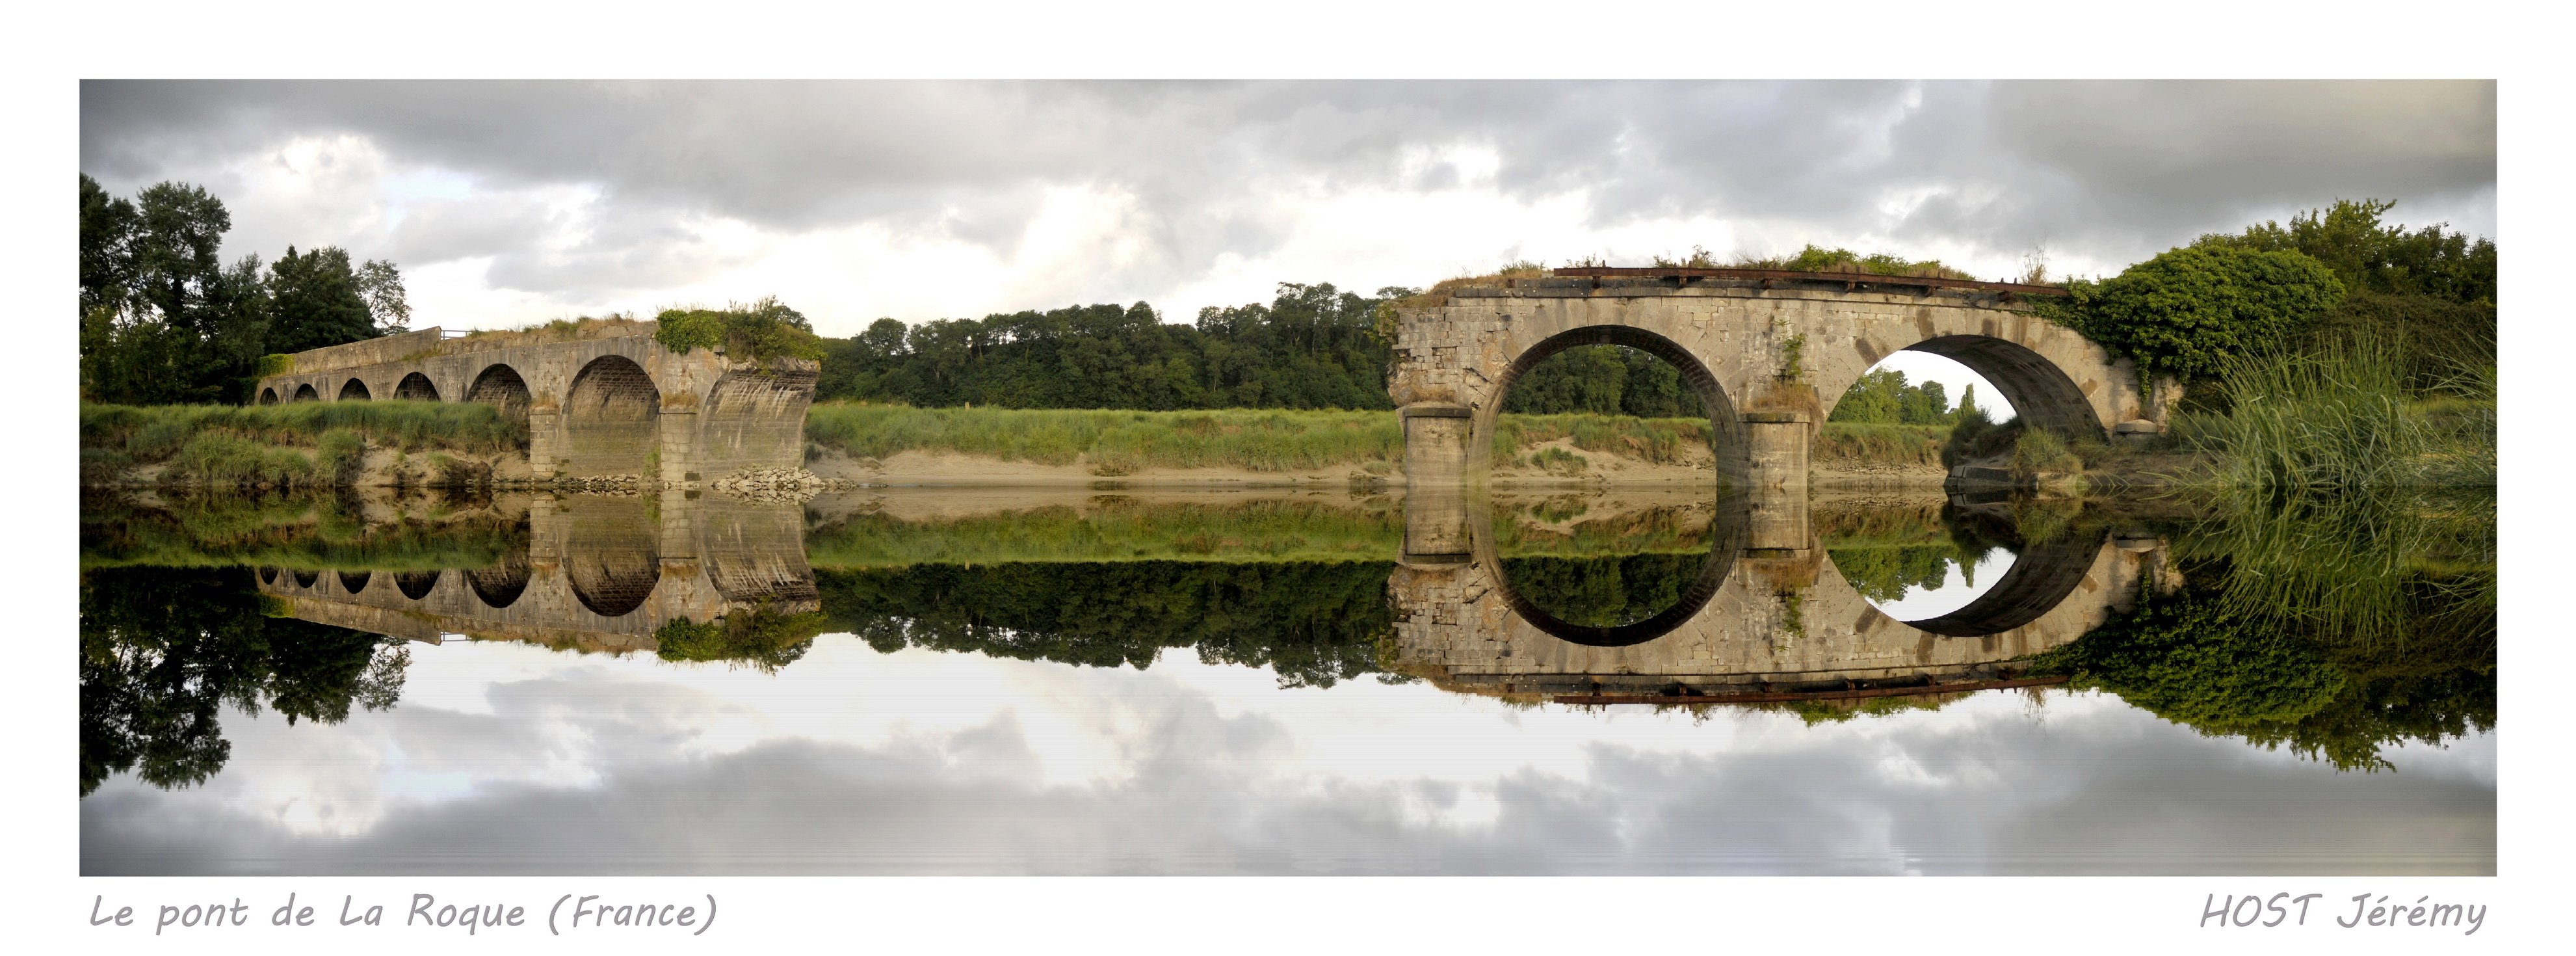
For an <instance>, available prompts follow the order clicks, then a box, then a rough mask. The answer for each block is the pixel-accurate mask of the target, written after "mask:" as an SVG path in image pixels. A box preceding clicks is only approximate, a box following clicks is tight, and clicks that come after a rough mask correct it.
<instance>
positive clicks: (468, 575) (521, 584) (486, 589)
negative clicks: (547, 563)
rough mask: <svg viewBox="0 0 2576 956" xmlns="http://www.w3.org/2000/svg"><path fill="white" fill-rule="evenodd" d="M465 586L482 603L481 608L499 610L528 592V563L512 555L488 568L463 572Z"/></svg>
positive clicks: (521, 557)
mask: <svg viewBox="0 0 2576 956" xmlns="http://www.w3.org/2000/svg"><path fill="white" fill-rule="evenodd" d="M465 586H466V587H467V588H468V589H470V590H472V591H473V592H474V596H475V597H476V598H479V599H481V600H482V602H483V606H485V607H488V608H491V609H493V610H496V611H497V610H500V609H502V608H506V607H509V606H510V605H512V604H514V603H517V602H518V600H519V595H521V594H525V593H527V590H528V561H527V558H526V556H524V555H513V556H511V557H508V558H504V559H502V560H501V561H500V562H498V563H496V564H493V565H491V566H490V567H482V568H473V569H471V570H468V571H466V572H465Z"/></svg>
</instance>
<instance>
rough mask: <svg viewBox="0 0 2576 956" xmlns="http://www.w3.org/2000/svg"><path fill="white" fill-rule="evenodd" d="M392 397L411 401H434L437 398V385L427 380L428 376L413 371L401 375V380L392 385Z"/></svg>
mask: <svg viewBox="0 0 2576 956" xmlns="http://www.w3.org/2000/svg"><path fill="white" fill-rule="evenodd" d="M394 397H395V398H399V399H402V400H404V401H411V402H435V401H437V400H438V386H437V385H436V384H435V383H432V382H431V381H430V380H429V376H427V375H422V374H420V373H419V372H413V373H411V374H409V375H405V376H403V378H402V382H401V383H400V384H397V385H395V386H394Z"/></svg>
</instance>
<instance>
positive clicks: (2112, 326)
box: [2041, 244, 2344, 379]
mask: <svg viewBox="0 0 2576 956" xmlns="http://www.w3.org/2000/svg"><path fill="white" fill-rule="evenodd" d="M2067 288H2068V291H2069V292H2070V293H2071V294H2070V296H2069V297H2068V299H2066V300H2065V301H2062V302H2043V303H2041V308H2042V310H2043V311H2044V312H2046V313H2047V314H2048V315H2049V316H2050V317H2051V318H2054V319H2056V320H2057V321H2059V322H2061V323H2063V324H2065V325H2067V326H2069V327H2071V328H2074V329H2075V330H2076V331H2078V332H2082V333H2083V334H2084V336H2085V337H2086V338H2090V339H2092V340H2093V341H2096V342H2100V343H2102V344H2103V346H2105V347H2107V348H2109V349H2111V350H2112V351H2113V352H2116V353H2119V354H2122V355H2126V356H2129V357H2131V358H2133V359H2135V360H2137V362H2138V365H2139V369H2140V371H2141V372H2142V373H2144V374H2149V375H2154V374H2165V375H2175V376H2180V377H2182V378H2185V379H2208V378H2211V377H2214V376H2216V375H2217V374H2219V372H2220V370H2221V369H2223V368H2224V367H2225V366H2226V364H2227V363H2228V362H2230V361H2232V360H2234V359H2236V358H2238V357H2240V356H2243V355H2246V354H2249V353H2252V352H2254V351H2257V350H2260V349H2263V348H2267V347H2270V346H2273V345H2277V344H2279V343H2281V342H2283V341H2284V340H2286V339H2287V338H2289V337H2290V336H2291V335H2293V334H2295V333H2297V332H2299V331H2300V330H2302V329H2303V328H2305V327H2306V326H2307V325H2308V324H2309V323H2310V322H2312V321H2314V320H2315V319H2316V317H2317V316H2318V315H2319V314H2320V313H2323V312H2324V311H2325V310H2327V309H2328V308H2331V307H2333V306H2334V304H2335V303H2336V302H2337V301H2339V300H2341V299H2342V298H2343V293H2344V287H2343V283H2342V282H2341V281H2340V280H2337V279H2336V278H2335V276H2334V272H2333V271H2332V270H2330V269H2328V268H2326V266H2325V264H2324V263H2321V262H2318V261H2317V260H2315V259H2313V258H2310V257H2309V256H2308V255H2307V254H2306V253H2302V252H2294V251H2260V250H2254V249H2248V248H2243V247H2241V246H2236V245H2226V244H2213V245H2206V246H2187V247H2184V248H2180V249H2173V250H2169V251H2167V252H2165V253H2163V254H2161V255H2158V256H2156V257H2155V258H2153V259H2149V260H2147V261H2145V262H2141V263H2139V264H2137V265H2134V266H2130V267H2129V268H2128V270H2127V271H2125V272H2122V273H2120V274H2119V275H2118V276H2115V277H2112V278H2111V279H2108V280H2105V281H2102V282H2089V281H2077V282H2073V283H2069V284H2068V287H2067Z"/></svg>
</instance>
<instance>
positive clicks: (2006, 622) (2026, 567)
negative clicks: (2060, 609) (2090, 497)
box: [1902, 534, 2102, 637]
mask: <svg viewBox="0 0 2576 956" xmlns="http://www.w3.org/2000/svg"><path fill="white" fill-rule="evenodd" d="M2101 550H2102V537H2101V536H2099V535H2091V536H2087V535H2077V534H2066V535H2060V536H2058V537H2057V538H2055V539H2053V540H2050V541H2045V542H2041V543H2038V544H2025V545H2023V546H2022V548H2021V550H2020V551H2019V552H2017V553H2016V554H2014V556H2013V563H2012V567H2011V568H2010V569H2007V570H2006V571H2005V572H2004V576H2003V577H2002V578H2001V579H1998V580H1997V581H1995V584H1994V586H1993V587H1991V588H1988V589H1986V592H1985V593H1984V594H1980V595H1978V596H1977V599H1976V600H1974V601H1970V602H1968V604H1967V606H1966V607H1962V608H1960V609H1958V610H1956V611H1952V612H1950V613H1948V614H1943V615H1940V616H1938V617H1932V618H1925V619H1923V620H1918V621H1904V622H1902V623H1904V624H1905V625H1906V626H1907V627H1911V628H1914V629H1916V630H1920V631H1929V632H1931V633H1934V634H1940V635H1943V636H1946V637H1983V636H1986V635H1988V634H2001V633H2003V632H2005V631H2009V630H2012V629H2014V628H2017V627H2021V626H2023V625H2026V624H2029V623H2030V622H2032V621H2036V620H2039V619H2040V617H2041V616H2043V615H2046V614H2047V613H2048V612H2050V611H2053V610H2056V609H2057V606H2058V605H2059V604H2062V603H2065V601H2066V599H2067V598H2069V597H2071V596H2073V595H2074V594H2075V590H2076V589H2077V588H2080V587H2082V586H2083V585H2084V575H2085V573H2086V572H2088V571H2091V570H2092V568H2093V561H2094V557H2095V555H2097V554H2099V553H2100V552H2101Z"/></svg>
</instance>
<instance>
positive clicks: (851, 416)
mask: <svg viewBox="0 0 2576 956" xmlns="http://www.w3.org/2000/svg"><path fill="white" fill-rule="evenodd" d="M805 437H806V440H808V441H810V442H813V443H814V444H816V445H819V446H821V447H824V448H832V449H838V450H840V451H842V452H844V453H847V454H849V455H851V456H854V457H860V458H884V457H887V456H890V455H893V454H896V453H898V452H904V451H930V452H941V451H945V452H955V453H958V454H966V455H980V456H986V457H991V458H998V459H1001V460H1003V461H1026V462H1034V463H1037V464H1042V465H1072V464H1077V463H1083V464H1088V465H1089V466H1090V469H1091V471H1092V473H1094V474H1099V475H1104V476H1117V475H1126V474H1133V473H1135V472H1137V471H1141V470H1144V469H1148V468H1241V469H1244V470H1246V471H1259V472H1291V471H1303V470H1309V469H1318V468H1335V467H1341V466H1350V465H1362V464H1366V463H1387V464H1389V465H1392V464H1395V463H1400V462H1402V461H1403V460H1404V433H1403V430H1402V429H1401V427H1400V426H1399V425H1398V423H1397V422H1396V418H1395V416H1393V415H1389V414H1387V413H1385V412H1370V411H1337V410H1322V411H1297V410H1284V409H1283V410H1252V409H1229V410H1222V411H1188V412H1141V411H1091V410H1064V409H1017V408H912V407H909V406H904V405H856V404H843V403H838V402H834V403H827V404H822V405H816V406H814V407H813V408H812V409H811V410H809V411H808V412H807V413H806V416H805Z"/></svg>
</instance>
